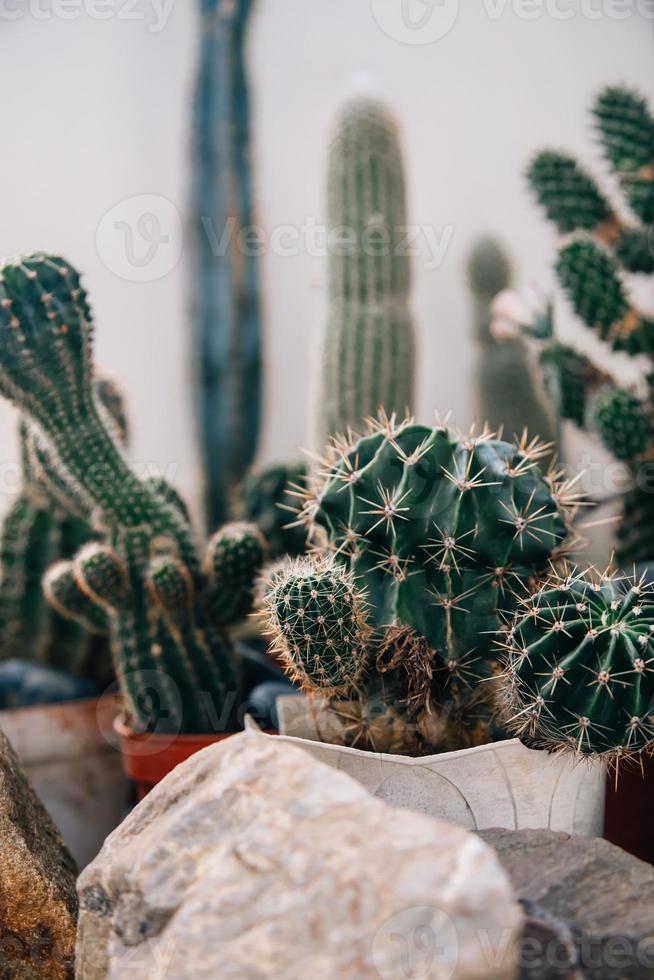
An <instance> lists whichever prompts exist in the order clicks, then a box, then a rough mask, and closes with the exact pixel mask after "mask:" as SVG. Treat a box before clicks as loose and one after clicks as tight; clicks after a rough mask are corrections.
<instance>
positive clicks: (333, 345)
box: [317, 98, 415, 446]
mask: <svg viewBox="0 0 654 980" xmlns="http://www.w3.org/2000/svg"><path fill="white" fill-rule="evenodd" d="M406 224H407V221H406V202H405V186H404V169H403V164H402V155H401V151H400V144H399V137H398V132H397V128H396V125H395V122H394V120H393V118H392V116H391V115H390V113H389V112H388V110H387V109H386V108H385V107H383V106H382V105H380V104H378V103H377V102H374V101H372V100H370V99H366V98H357V99H355V100H353V101H351V102H349V103H348V104H347V105H346V106H345V108H344V110H343V112H342V114H341V116H340V118H339V120H338V123H337V126H336V132H335V135H334V137H333V141H332V143H331V147H330V152H329V165H328V228H329V232H330V238H329V246H330V254H329V286H328V304H329V308H328V313H327V323H326V328H325V335H324V341H323V352H322V384H321V392H320V402H319V406H318V420H317V421H318V430H319V432H318V435H319V445H320V446H324V445H325V444H326V442H327V440H328V438H329V437H330V436H334V435H336V434H338V433H341V432H347V430H348V428H350V427H351V428H352V429H355V430H356V429H357V428H359V427H360V426H361V425H362V424H363V421H364V420H365V419H366V418H367V417H369V416H372V415H376V414H377V412H378V410H379V409H380V407H382V406H383V407H384V408H385V409H386V410H387V411H388V412H393V411H395V412H397V413H400V414H403V413H404V412H406V411H407V410H408V411H410V410H411V408H412V403H413V387H414V357H415V355H414V336H413V318H412V314H411V309H410V304H409V293H410V287H411V270H410V265H409V258H408V255H407V250H406V248H405V247H404V245H403V241H404V239H405V237H406Z"/></svg>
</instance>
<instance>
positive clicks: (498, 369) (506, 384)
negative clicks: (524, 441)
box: [468, 238, 555, 443]
mask: <svg viewBox="0 0 654 980" xmlns="http://www.w3.org/2000/svg"><path fill="white" fill-rule="evenodd" d="M510 281H511V265H510V262H509V259H508V257H507V256H506V254H505V253H504V251H503V249H502V247H501V246H500V244H499V243H498V242H496V241H495V239H493V238H480V239H479V241H478V242H477V243H476V244H475V246H474V248H473V250H472V252H471V254H470V257H469V259H468V282H469V285H470V290H471V292H472V295H473V299H474V304H475V321H476V331H475V332H476V337H477V344H478V356H477V371H476V373H477V417H478V419H479V420H480V421H482V422H486V423H488V425H489V426H490V427H491V428H492V429H494V430H502V432H503V433H504V434H505V435H506V436H508V437H509V438H510V437H512V436H514V435H516V434H519V433H521V432H522V431H523V429H524V428H525V427H526V428H527V429H528V430H529V432H534V433H538V435H539V436H540V437H541V438H542V439H543V440H545V441H546V442H552V443H553V442H554V441H555V431H554V426H553V424H552V419H551V417H550V415H549V413H548V411H547V409H546V407H545V406H544V405H543V403H542V401H541V399H540V398H539V395H538V391H537V388H536V384H535V381H534V378H533V372H532V369H531V366H530V364H529V358H528V351H527V347H526V344H525V341H524V339H523V338H522V337H521V336H516V337H512V338H510V339H507V340H503V341H498V340H496V339H495V337H493V335H492V333H491V331H490V321H491V314H490V305H491V301H492V300H493V298H494V297H495V296H497V294H498V293H501V292H502V291H503V290H506V289H508V288H509V285H510Z"/></svg>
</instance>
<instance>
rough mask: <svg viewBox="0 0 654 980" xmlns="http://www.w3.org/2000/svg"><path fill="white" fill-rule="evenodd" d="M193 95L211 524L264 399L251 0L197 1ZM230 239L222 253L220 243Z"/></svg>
mask: <svg viewBox="0 0 654 980" xmlns="http://www.w3.org/2000/svg"><path fill="white" fill-rule="evenodd" d="M200 6H201V17H202V25H201V35H200V36H201V51H200V65H199V69H198V78H197V82H196V92H195V102H194V153H193V169H194V181H193V205H192V208H193V216H192V220H193V225H194V232H195V248H196V254H195V261H194V266H193V275H194V292H193V295H194V302H195V308H194V311H193V313H194V347H195V361H196V376H197V417H198V423H199V432H200V444H201V456H202V460H203V465H204V471H205V503H206V506H205V509H206V515H207V525H208V527H216V526H218V525H219V524H222V523H223V522H224V521H225V520H226V518H227V511H228V505H229V500H230V496H231V492H232V490H233V489H234V488H235V487H236V486H238V484H239V483H240V481H241V480H242V478H243V476H244V475H245V472H246V470H247V468H248V466H249V465H250V463H251V462H252V459H253V458H254V454H255V451H256V447H257V439H258V432H259V414H260V399H261V392H260V387H261V350H260V346H261V340H260V331H261V328H260V312H259V292H258V290H259V286H258V262H257V258H256V256H255V254H254V250H253V249H252V248H250V247H249V245H248V243H247V239H243V236H244V235H245V236H247V233H248V229H250V228H251V227H252V224H253V216H252V211H253V204H252V195H253V192H252V174H251V163H250V155H251V149H250V120H249V93H248V83H247V74H246V67H245V50H244V49H245V41H246V37H247V27H248V22H249V18H250V14H251V12H252V9H253V7H254V0H201V5H200ZM223 239H224V240H225V241H226V242H227V246H226V249H225V250H224V251H223V252H221V251H220V244H221V242H222V241H223Z"/></svg>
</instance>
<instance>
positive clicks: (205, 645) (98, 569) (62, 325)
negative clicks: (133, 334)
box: [0, 253, 263, 733]
mask: <svg viewBox="0 0 654 980" xmlns="http://www.w3.org/2000/svg"><path fill="white" fill-rule="evenodd" d="M91 322H92V321H91V311H90V308H89V305H88V302H87V298H86V293H85V292H84V290H83V288H82V287H81V285H80V277H79V275H78V273H77V272H76V271H75V269H74V268H73V267H72V266H71V265H69V263H67V262H66V261H64V260H63V259H61V258H59V257H57V256H51V255H46V254H42V253H39V254H36V255H32V256H29V257H26V258H23V259H18V260H15V261H11V262H9V263H7V264H6V265H4V266H3V268H2V269H1V270H0V392H2V393H3V394H4V395H5V396H6V397H8V398H9V399H11V400H12V401H13V402H14V404H16V405H17V407H18V408H19V409H20V411H21V412H23V413H24V414H25V415H26V416H27V417H28V418H29V419H30V420H31V422H32V423H33V424H34V425H35V426H37V427H38V430H39V432H40V434H41V436H42V437H43V439H44V440H45V442H46V445H47V453H48V455H49V459H50V462H51V464H52V465H53V466H54V467H56V470H57V472H58V474H59V476H60V477H61V479H62V480H63V482H64V483H65V484H67V485H68V486H71V487H72V488H74V490H75V491H76V493H77V495H78V497H79V499H80V501H81V504H82V506H83V507H84V508H85V509H87V510H88V511H89V512H92V513H93V515H94V524H95V526H96V527H98V528H99V529H100V531H101V533H102V542H98V543H94V544H91V545H87V547H86V548H84V549H83V550H82V551H81V552H80V553H79V554H78V555H77V556H76V557H75V558H74V559H73V560H72V561H69V562H60V563H59V564H58V565H56V566H54V568H53V569H51V570H50V573H49V574H48V577H47V580H46V592H47V594H48V595H49V596H50V597H51V599H52V600H53V604H54V605H55V607H56V608H58V609H60V610H61V611H62V612H63V611H68V612H69V613H70V614H71V615H72V616H73V618H79V619H80V620H82V621H83V622H85V623H88V622H91V623H100V624H102V623H103V622H106V624H107V626H108V628H109V630H110V634H111V641H112V647H113V652H114V657H115V663H116V669H117V673H118V676H119V678H120V681H121V684H122V689H123V691H124V693H125V695H126V697H127V700H128V705H129V714H130V720H131V722H132V723H133V725H134V726H135V727H136V728H138V729H147V728H149V727H150V728H151V727H152V726H153V725H154V724H157V726H158V728H159V730H170V731H173V732H178V731H180V730H181V731H186V732H194V733H204V732H213V731H218V730H221V729H223V728H225V727H227V726H229V724H230V721H231V719H230V709H233V708H235V707H236V704H237V700H238V690H239V688H238V677H237V666H236V664H235V660H234V656H233V650H232V646H231V642H230V640H229V636H228V634H227V632H226V629H225V627H226V625H227V624H228V623H229V621H230V619H231V618H232V616H234V615H236V614H238V615H242V614H243V612H244V611H245V610H246V609H247V606H248V603H249V598H250V596H251V591H252V589H251V586H252V581H253V578H254V574H255V570H256V569H255V567H254V566H257V565H258V564H259V562H260V561H261V558H262V555H263V542H262V541H261V538H260V535H259V532H258V531H257V530H256V528H243V529H241V533H240V534H234V531H233V529H231V528H226V529H223V532H222V533H219V534H218V535H217V536H215V537H214V538H212V539H211V541H210V542H209V546H208V550H207V555H206V559H205V564H204V566H202V565H201V563H200V560H199V558H198V555H197V552H196V547H195V542H194V538H193V533H192V530H191V528H190V526H189V523H188V520H187V518H186V515H185V513H184V510H183V508H182V507H180V505H179V504H178V503H177V501H176V498H175V495H174V494H171V493H168V492H166V490H165V489H162V487H161V486H160V484H159V483H158V482H157V481H154V482H153V481H142V480H140V479H139V478H138V477H137V476H136V474H135V473H134V472H133V471H132V470H131V469H130V467H129V465H128V463H127V461H126V459H125V458H124V456H123V453H122V450H121V449H120V447H119V445H118V444H117V443H116V441H115V439H114V437H113V435H112V432H111V431H110V428H109V427H108V426H107V424H106V422H105V419H104V417H103V413H102V412H101V411H100V410H99V406H98V402H97V399H96V396H95V392H94V388H93V370H92V363H91V347H92V326H91ZM223 561H229V562H231V563H233V564H232V565H231V566H230V567H233V568H238V575H231V576H230V575H226V574H220V573H221V568H222V562H223ZM248 568H249V573H248Z"/></svg>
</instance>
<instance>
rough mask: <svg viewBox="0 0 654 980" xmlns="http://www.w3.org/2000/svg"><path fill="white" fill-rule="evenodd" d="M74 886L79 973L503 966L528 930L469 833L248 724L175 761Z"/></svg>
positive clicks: (292, 974) (377, 974) (149, 976)
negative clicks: (388, 798) (396, 802)
mask: <svg viewBox="0 0 654 980" xmlns="http://www.w3.org/2000/svg"><path fill="white" fill-rule="evenodd" d="M78 891H79V896H80V905H81V911H80V926H79V934H78V953H77V968H78V977H79V978H80V980H105V978H108V980H122V978H124V977H126V976H129V977H132V978H134V980H154V978H155V977H157V978H160V977H164V976H165V977H166V980H184V978H189V980H191V978H192V980H205V978H206V980H217V978H220V980H250V978H251V980H265V978H274V980H300V978H305V977H306V978H311V980H335V978H339V980H348V978H351V980H354V978H356V980H367V978H371V980H372V978H374V980H380V978H381V980H396V978H397V980H402V978H405V977H408V976H412V975H413V976H416V977H418V976H420V977H425V978H428V977H433V978H439V977H444V976H447V977H452V978H455V980H482V978H484V980H486V978H491V977H493V978H497V980H499V978H502V980H504V978H507V980H509V978H513V977H514V976H515V965H514V957H513V952H514V950H513V944H514V940H515V938H516V936H518V935H519V934H520V931H521V928H522V912H521V909H520V907H519V905H518V904H517V902H516V900H515V898H514V896H513V893H512V890H511V888H510V885H509V882H508V878H507V877H506V875H505V873H504V872H503V871H502V869H501V868H500V866H499V863H498V861H497V859H496V857H495V855H494V853H493V851H492V849H491V848H489V847H487V846H486V845H485V844H483V842H482V841H481V840H480V839H479V838H478V837H476V836H475V835H473V834H470V833H469V832H467V831H465V830H462V829H460V828H457V827H454V826H450V825H449V824H446V823H443V822H442V821H438V820H435V819H433V818H431V817H426V816H424V815H422V814H417V813H411V812H409V811H405V810H397V809H395V808H393V807H390V806H389V805H387V804H385V803H383V802H382V801H380V800H376V799H374V798H373V797H371V796H370V795H369V794H368V793H367V792H366V790H365V789H363V787H362V786H360V785H359V784H358V783H357V782H355V781H354V780H353V779H351V778H350V777H349V776H346V775H344V774H343V773H340V772H338V771H336V770H335V769H333V768H331V767H328V766H325V765H323V764H322V763H320V762H317V761H316V760H315V759H313V758H312V757H311V756H310V755H308V753H305V752H302V751H301V750H300V749H298V748H296V747H294V746H291V745H288V744H283V743H276V742H275V740H274V739H268V738H266V737H264V736H262V735H254V734H247V735H246V734H242V735H236V736H234V737H233V738H230V739H228V740H226V741H224V742H222V743H220V744H218V745H215V746H212V747H210V748H208V749H205V750H204V751H202V752H200V753H199V754H198V755H196V756H194V757H193V758H192V759H190V760H189V761H188V762H186V763H184V764H183V765H182V766H179V767H178V768H177V769H176V770H175V771H174V772H173V773H171V774H170V775H169V776H168V777H167V778H166V779H165V780H164V781H163V782H162V783H160V784H159V786H158V787H156V789H155V790H154V791H153V792H152V793H151V794H150V796H148V797H147V798H146V799H145V800H144V801H143V802H142V803H141V804H140V805H139V806H138V807H137V808H136V810H134V811H133V813H132V814H131V815H130V816H129V817H128V818H127V820H126V821H125V822H124V823H123V825H122V826H121V827H119V828H118V830H117V831H115V832H114V833H113V834H112V835H111V836H110V837H109V838H108V839H107V841H106V843H105V846H104V848H103V850H102V851H101V853H100V855H99V856H98V858H97V859H96V860H95V861H94V862H93V864H91V865H90V866H89V867H88V868H87V869H86V870H85V871H84V872H83V874H82V876H81V877H80V880H79V883H78Z"/></svg>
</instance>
